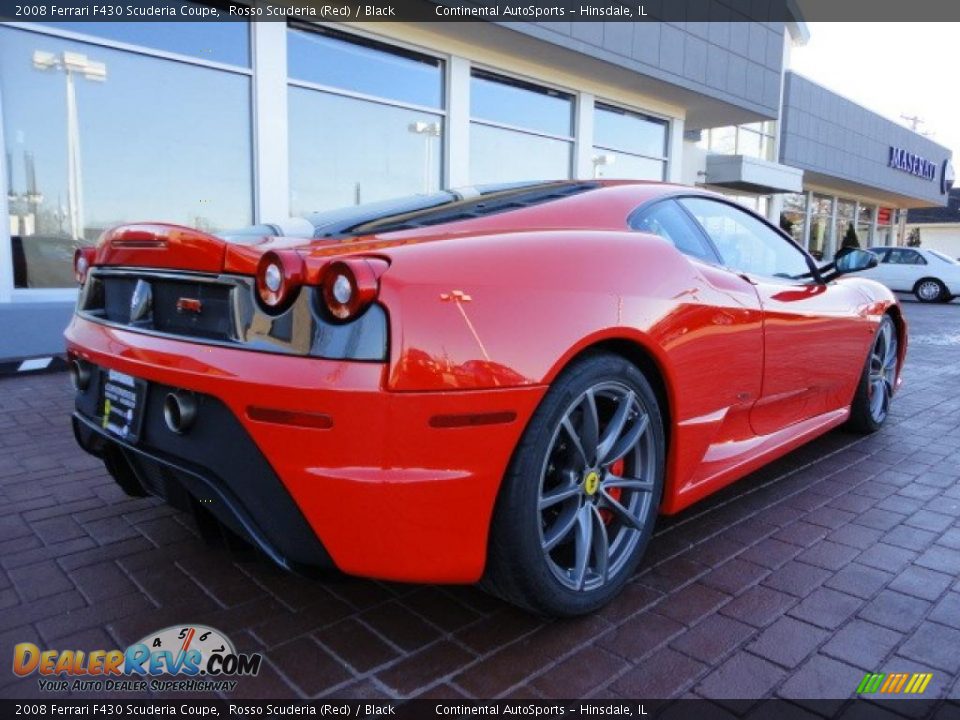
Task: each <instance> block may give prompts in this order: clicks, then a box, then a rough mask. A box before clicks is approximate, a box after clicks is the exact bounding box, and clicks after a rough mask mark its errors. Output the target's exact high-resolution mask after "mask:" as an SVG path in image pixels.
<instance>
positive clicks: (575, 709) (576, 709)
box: [435, 703, 647, 717]
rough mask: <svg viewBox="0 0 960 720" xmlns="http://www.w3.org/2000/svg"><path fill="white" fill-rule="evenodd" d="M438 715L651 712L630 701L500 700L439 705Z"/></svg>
mask: <svg viewBox="0 0 960 720" xmlns="http://www.w3.org/2000/svg"><path fill="white" fill-rule="evenodd" d="M435 712H436V713H437V715H450V716H460V717H462V716H473V715H519V716H524V717H559V716H562V715H566V714H567V713H570V714H571V715H579V716H596V717H611V716H613V717H633V716H643V715H646V714H647V711H646V708H644V706H643V705H637V704H633V705H631V704H627V703H589V704H582V705H543V704H537V703H497V704H494V705H486V704H484V703H477V704H475V705H459V704H456V703H447V704H443V705H437V706H436V708H435Z"/></svg>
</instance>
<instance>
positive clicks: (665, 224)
mask: <svg viewBox="0 0 960 720" xmlns="http://www.w3.org/2000/svg"><path fill="white" fill-rule="evenodd" d="M630 226H631V227H632V228H633V229H634V230H638V231H640V232H645V233H651V234H652V235H659V236H660V237H662V238H663V239H665V240H669V241H670V242H671V243H673V245H674V246H675V247H676V248H677V250H679V251H680V252H682V253H685V254H687V255H692V256H693V257H696V258H700V259H701V260H706V261H707V262H717V261H718V260H719V258H718V257H717V254H716V253H715V252H714V251H713V248H711V247H710V244H709V243H708V242H707V240H706V238H705V237H704V236H703V233H702V232H701V231H700V228H698V227H697V226H696V225H695V224H694V223H693V222H692V221H691V220H690V216H689V215H687V213H685V212H684V211H683V210H682V209H681V208H680V207H679V206H678V205H677V204H676V202H674V201H673V200H666V201H664V202H659V203H656V204H655V205H653V206H652V207H649V208H646V209H644V210H642V211H640V212H639V213H638V214H637V215H636V216H635V217H634V218H632V219H631V221H630Z"/></svg>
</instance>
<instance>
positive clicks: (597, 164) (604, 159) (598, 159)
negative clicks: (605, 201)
mask: <svg viewBox="0 0 960 720" xmlns="http://www.w3.org/2000/svg"><path fill="white" fill-rule="evenodd" d="M616 161H617V156H616V155H614V154H613V153H604V154H602V155H594V156H593V177H594V179H597V178H598V177H600V168H601V167H603V166H604V165H613V164H614V163H615V162H616Z"/></svg>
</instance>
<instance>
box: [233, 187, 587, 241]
mask: <svg viewBox="0 0 960 720" xmlns="http://www.w3.org/2000/svg"><path fill="white" fill-rule="evenodd" d="M598 186H599V184H598V183H596V182H575V181H560V182H550V183H542V182H540V183H530V182H526V183H509V184H499V185H478V186H476V187H471V188H461V189H456V190H444V191H442V192H436V193H429V194H423V195H410V196H407V197H401V198H395V199H392V200H381V201H379V202H373V203H364V204H362V205H354V206H352V207H345V208H337V209H335V210H326V211H323V212H316V213H312V214H310V215H307V216H306V217H305V218H290V219H288V220H286V221H285V222H283V223H262V224H259V225H252V226H250V227H247V228H242V229H239V230H228V231H225V232H222V233H219V236H220V237H222V238H223V239H224V240H227V241H228V242H232V243H238V244H243V243H247V242H253V241H254V240H255V239H256V238H262V237H264V236H265V235H266V236H281V235H288V236H292V237H302V236H307V237H315V238H350V237H356V236H359V235H372V234H374V233H388V232H398V231H400V230H411V229H413V228H420V227H427V226H430V225H440V224H442V223H448V222H456V221H457V220H470V219H473V218H478V217H484V216H486V215H494V214H496V213H501V212H507V211H508V210H518V209H520V208H527V207H532V206H534V205H539V204H541V203H545V202H550V201H551V200H559V199H560V198H565V197H569V196H571V195H576V194H578V193H582V192H585V191H587V190H592V189H594V188H596V187H598Z"/></svg>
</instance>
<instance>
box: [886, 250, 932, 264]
mask: <svg viewBox="0 0 960 720" xmlns="http://www.w3.org/2000/svg"><path fill="white" fill-rule="evenodd" d="M884 262H888V263H890V264H891V265H926V264H927V261H926V260H924V259H923V255H921V254H920V253H918V252H917V251H916V250H910V249H909V248H893V249H892V250H891V251H890V254H889V255H888V256H887V258H886V259H885V260H884Z"/></svg>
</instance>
